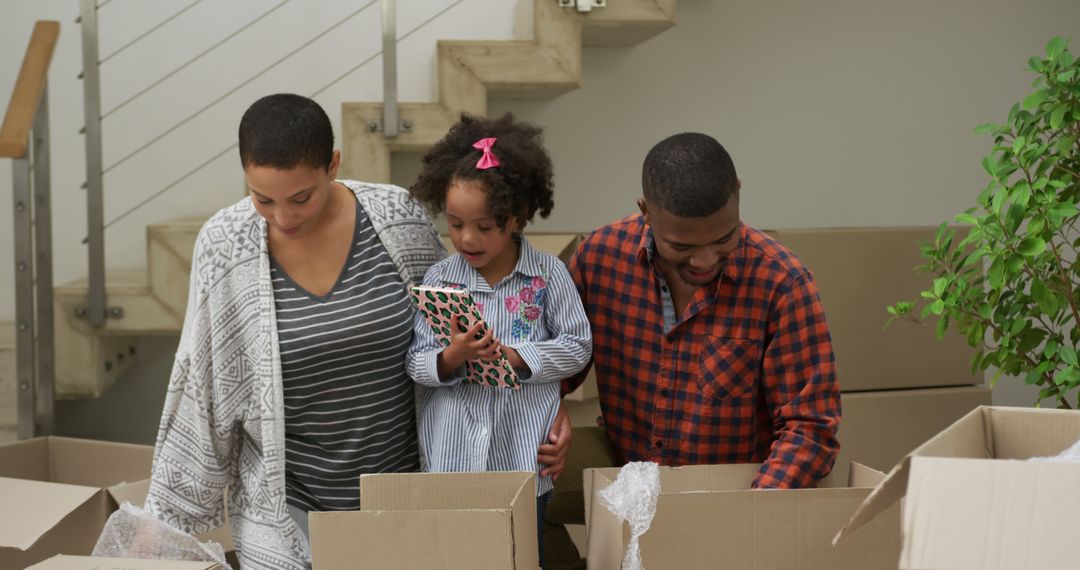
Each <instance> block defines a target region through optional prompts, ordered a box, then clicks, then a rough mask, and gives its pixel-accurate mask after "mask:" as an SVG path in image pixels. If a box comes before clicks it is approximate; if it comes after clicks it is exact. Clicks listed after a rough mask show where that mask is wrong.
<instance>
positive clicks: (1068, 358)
mask: <svg viewBox="0 0 1080 570" xmlns="http://www.w3.org/2000/svg"><path fill="white" fill-rule="evenodd" d="M1058 355H1059V356H1061V359H1062V360H1064V361H1065V362H1066V363H1068V364H1070V365H1072V366H1077V361H1076V349H1075V348H1073V347H1071V346H1068V345H1063V346H1062V347H1061V348H1059V349H1058Z"/></svg>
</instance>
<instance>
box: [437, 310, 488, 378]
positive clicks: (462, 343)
mask: <svg viewBox="0 0 1080 570" xmlns="http://www.w3.org/2000/svg"><path fill="white" fill-rule="evenodd" d="M481 326H483V325H482V321H477V322H475V323H473V325H472V326H470V327H469V328H467V329H466V328H463V327H462V326H461V324H460V323H457V324H456V325H455V327H454V328H455V329H457V332H455V333H452V334H451V335H450V344H449V346H447V347H446V348H445V349H444V350H443V351H442V352H441V353H439V361H438V362H439V377H440V378H443V379H446V378H448V377H449V376H450V375H451V374H453V371H455V370H457V369H458V368H459V367H461V365H462V364H465V361H467V360H498V358H499V356H501V355H502V343H500V342H499V341H497V340H495V338H494V333H493V332H492V330H491V329H488V330H487V332H486V333H484V334H483V335H481V334H480V327H481ZM477 336H479V337H480V338H477Z"/></svg>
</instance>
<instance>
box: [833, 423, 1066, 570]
mask: <svg viewBox="0 0 1080 570" xmlns="http://www.w3.org/2000/svg"><path fill="white" fill-rule="evenodd" d="M1078 439H1080V411H1068V410H1040V409H1028V408H1005V407H993V406H981V407H979V408H978V409H976V410H974V411H972V412H971V413H970V414H968V415H966V416H964V417H963V418H961V419H960V420H958V421H957V422H956V423H954V424H953V425H951V426H950V427H948V428H947V429H945V430H944V431H942V432H941V433H939V434H938V435H936V436H935V437H934V438H932V439H930V440H929V441H927V442H926V443H924V444H923V445H921V446H919V447H918V448H916V449H915V450H914V451H912V452H911V453H910V454H908V455H907V456H906V457H905V458H904V459H903V460H902V461H901V462H900V463H899V464H897V465H896V466H895V467H893V469H892V471H891V472H890V473H889V475H888V477H886V478H885V480H884V481H882V482H881V483H879V484H878V485H877V487H876V488H875V489H874V491H873V493H871V494H870V496H869V497H868V498H867V499H866V500H865V501H864V502H863V504H862V505H861V506H860V507H859V509H858V511H856V512H855V514H854V516H853V517H852V518H851V521H850V522H849V523H848V524H847V525H846V526H845V527H844V528H843V530H841V532H840V533H839V534H838V535H837V537H836V540H835V542H837V544H839V545H840V546H843V545H844V544H846V543H847V542H848V541H854V540H858V538H859V535H860V534H861V533H862V532H863V528H862V527H864V525H870V524H873V523H874V522H876V521H877V520H878V519H879V518H880V517H881V516H882V515H881V513H882V512H886V515H885V517H886V518H890V517H891V516H892V515H891V514H888V512H889V511H892V510H893V509H894V508H895V507H896V504H897V503H898V502H899V501H900V499H902V498H905V497H906V500H905V501H904V507H903V521H902V528H903V538H904V540H903V546H902V549H901V556H900V568H902V569H905V570H907V569H915V568H918V569H931V568H956V569H968V568H970V569H976V568H978V569H980V570H982V569H998V568H1000V569H1009V570H1017V569H1036V568H1038V569H1061V568H1076V567H1078V566H1080V554H1078V551H1077V548H1076V529H1077V528H1078V527H1080V465H1078V464H1068V463H1046V462H1027V461H1011V460H1018V459H1020V460H1022V459H1028V458H1030V457H1038V456H1051V455H1057V454H1058V453H1061V452H1062V451H1063V450H1065V449H1067V448H1068V447H1070V446H1071V445H1073V444H1074V443H1075V442H1076V441H1077V440H1078Z"/></svg>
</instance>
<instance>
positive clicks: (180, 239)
mask: <svg viewBox="0 0 1080 570" xmlns="http://www.w3.org/2000/svg"><path fill="white" fill-rule="evenodd" d="M675 4H676V0H617V1H615V2H609V3H608V5H607V7H606V8H602V9H595V10H593V11H591V12H588V13H578V12H576V11H575V10H574V9H573V8H560V7H559V3H558V1H557V0H534V2H533V7H534V15H533V24H534V35H535V39H534V40H531V41H518V40H515V41H491V42H479V41H440V42H439V43H438V48H437V49H438V58H437V59H438V66H437V67H438V75H439V77H438V86H439V87H438V92H439V100H438V101H437V102H435V103H411V104H410V103H404V104H402V105H401V106H400V109H399V113H400V116H401V118H402V119H403V120H408V121H411V122H412V125H413V128H412V130H411V131H409V132H402V133H401V134H400V135H399V136H398V137H397V138H395V139H386V138H384V137H383V135H382V133H380V132H377V131H375V130H373V129H371V128H370V127H369V125H370V124H371V123H372V122H373V121H379V120H381V119H382V104H381V103H345V104H344V106H343V113H342V129H343V134H342V140H343V145H344V149H343V165H342V169H341V176H342V177H343V178H354V179H358V180H366V181H372V182H386V181H389V180H390V156H391V153H392V152H397V151H407V152H421V151H424V150H426V149H427V148H428V147H430V146H431V145H432V144H434V143H435V142H436V141H437V140H438V139H439V138H441V137H442V136H443V135H444V134H445V133H446V131H447V130H448V129H449V128H450V126H451V125H452V124H453V123H454V122H456V120H457V118H458V116H459V115H460V114H461V113H462V112H467V113H472V114H476V115H484V114H485V112H486V110H487V98H488V95H489V94H491V95H496V96H503V97H518V98H520V97H554V96H557V95H560V94H562V93H566V92H568V91H570V90H573V89H576V88H577V87H579V86H580V85H581V82H582V77H581V48H582V46H583V45H598V46H599V45H605V46H612V45H633V44H636V43H639V42H642V41H644V40H646V39H648V38H650V37H652V36H654V35H656V34H658V33H660V32H662V31H664V30H666V29H668V28H670V27H671V26H673V25H674V21H675ZM202 223H203V220H181V221H175V222H169V223H162V224H152V225H150V226H148V227H147V259H146V265H147V269H146V270H145V271H134V272H117V271H110V272H109V273H108V276H107V282H106V291H107V295H108V298H107V301H108V305H109V306H110V307H114V306H115V307H122V308H123V315H122V316H121V317H120V318H109V319H108V320H107V321H106V323H105V325H104V326H102V327H101V328H100V329H94V328H93V327H91V326H89V324H88V323H87V322H86V321H85V320H84V319H82V318H80V317H79V316H77V314H76V311H77V309H78V307H79V306H80V305H82V304H84V303H85V299H86V294H87V286H86V283H85V281H76V282H73V283H68V284H65V285H63V286H60V287H57V288H56V291H55V293H56V294H55V302H54V305H55V308H56V315H57V316H56V347H57V351H56V352H57V359H56V388H55V389H56V397H57V398H62V399H70V398H95V397H98V396H100V395H101V394H102V393H103V392H104V391H105V390H106V389H107V388H108V387H109V386H111V385H112V384H113V383H114V382H115V381H116V380H117V379H118V378H119V377H120V376H121V375H122V374H123V373H124V371H126V370H127V369H128V368H129V367H130V366H131V364H132V362H133V361H134V360H135V359H136V358H138V355H137V354H136V351H135V342H134V340H135V339H136V338H138V337H140V336H144V335H153V334H173V335H175V334H177V333H178V332H179V331H180V327H181V325H182V324H183V318H184V311H185V307H186V303H187V293H188V273H189V271H190V269H191V254H192V250H193V248H194V244H195V237H196V235H197V233H198V230H199V228H200V227H201V225H202ZM555 241H556V242H557V241H558V240H555ZM553 243H555V242H553ZM553 253H556V254H558V253H561V252H553ZM2 350H3V349H2V346H0V351H2ZM0 356H2V352H0ZM0 366H3V364H2V360H0ZM6 377H7V376H6V374H4V372H3V370H2V369H0V378H6ZM4 390H5V388H4V385H3V384H2V383H0V430H2V429H3V426H4V424H3V423H2V422H3V421H4V420H3V415H2V413H3V410H4V408H3V407H2V406H3V405H5V404H4V403H5V402H12V403H13V402H14V399H13V398H11V399H8V398H7V397H6V395H5V392H4Z"/></svg>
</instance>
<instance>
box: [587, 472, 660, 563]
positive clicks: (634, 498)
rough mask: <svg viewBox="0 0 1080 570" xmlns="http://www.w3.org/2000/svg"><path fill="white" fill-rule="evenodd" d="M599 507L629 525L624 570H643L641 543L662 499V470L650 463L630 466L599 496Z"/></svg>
mask: <svg viewBox="0 0 1080 570" xmlns="http://www.w3.org/2000/svg"><path fill="white" fill-rule="evenodd" d="M597 495H598V496H599V497H600V504H602V505H604V507H605V508H607V510H609V511H611V513H612V514H614V515H615V516H617V517H619V518H620V519H622V520H624V521H626V522H627V523H629V525H630V543H629V544H628V545H626V555H625V556H624V557H623V563H622V568H623V570H644V567H643V566H642V565H641V549H640V545H639V543H638V539H639V538H640V537H641V535H643V534H645V531H647V530H649V525H650V524H652V519H653V515H654V514H656V499H657V497H659V496H660V469H659V466H658V465H657V464H655V463H652V462H649V461H635V462H633V463H627V464H626V465H625V466H624V467H623V468H622V469H621V470H620V471H619V476H618V477H616V478H615V482H614V483H612V484H611V485H610V486H608V488H606V489H603V490H601V491H599V492H598V493H597Z"/></svg>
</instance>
